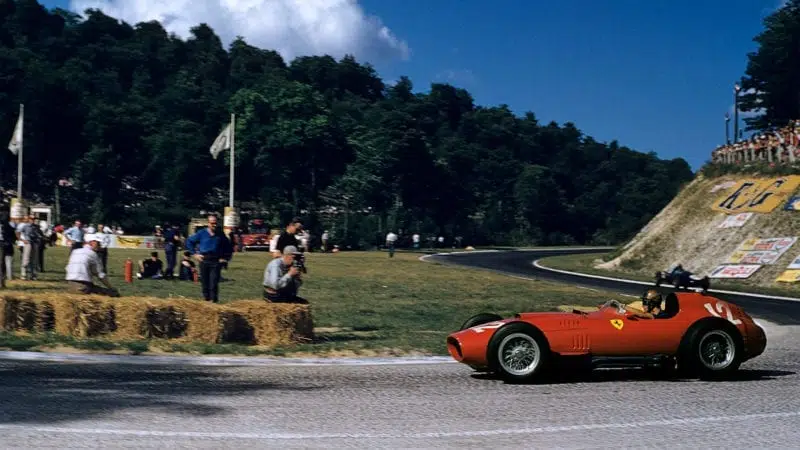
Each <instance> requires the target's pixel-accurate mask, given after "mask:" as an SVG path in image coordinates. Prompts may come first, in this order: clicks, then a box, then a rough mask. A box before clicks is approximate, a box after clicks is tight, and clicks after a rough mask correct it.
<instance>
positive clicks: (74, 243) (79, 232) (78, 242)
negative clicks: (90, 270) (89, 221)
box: [64, 220, 83, 253]
mask: <svg viewBox="0 0 800 450" xmlns="http://www.w3.org/2000/svg"><path fill="white" fill-rule="evenodd" d="M64 237H66V238H67V245H68V246H69V247H70V253H72V250H77V249H79V248H83V227H81V221H80V220H76V221H75V223H74V224H73V225H72V228H70V229H68V230H67V231H65V232H64Z"/></svg>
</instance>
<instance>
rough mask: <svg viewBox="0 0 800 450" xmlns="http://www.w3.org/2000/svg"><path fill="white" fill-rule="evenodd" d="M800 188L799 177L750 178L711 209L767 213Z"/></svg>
mask: <svg viewBox="0 0 800 450" xmlns="http://www.w3.org/2000/svg"><path fill="white" fill-rule="evenodd" d="M798 187H800V176H798V175H789V176H785V177H776V178H750V179H746V180H742V181H740V182H738V183H737V184H736V186H734V187H733V188H732V189H731V190H729V191H727V192H726V193H725V194H722V195H721V196H719V197H718V198H717V199H716V200H715V201H714V205H712V207H711V208H712V209H713V210H715V211H720V212H724V213H728V214H731V213H735V214H738V213H743V212H756V213H768V212H771V211H772V210H773V209H775V208H777V207H778V206H779V205H780V204H782V203H783V202H785V201H786V199H787V198H789V196H790V195H792V194H793V193H794V192H795V191H796V190H797V188H798Z"/></svg>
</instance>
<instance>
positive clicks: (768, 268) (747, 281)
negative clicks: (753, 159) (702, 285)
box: [595, 175, 800, 293]
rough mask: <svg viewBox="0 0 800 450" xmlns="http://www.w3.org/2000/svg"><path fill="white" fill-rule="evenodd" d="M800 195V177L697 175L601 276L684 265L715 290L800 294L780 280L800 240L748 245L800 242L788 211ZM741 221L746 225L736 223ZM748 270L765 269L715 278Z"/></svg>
mask: <svg viewBox="0 0 800 450" xmlns="http://www.w3.org/2000/svg"><path fill="white" fill-rule="evenodd" d="M798 187H800V176H789V177H778V176H745V175H729V176H720V177H715V178H705V177H703V176H702V175H698V176H697V178H695V179H694V180H693V181H692V182H691V183H689V184H688V185H687V186H685V187H684V189H682V191H681V192H680V193H679V194H678V196H677V197H675V199H673V200H672V202H670V203H669V204H668V205H667V206H666V207H665V208H664V209H663V210H662V211H661V212H660V213H659V214H658V215H657V216H656V217H654V218H653V219H652V220H651V221H650V222H649V223H648V224H647V225H646V226H645V227H644V228H643V229H642V230H641V231H640V232H639V233H638V234H637V235H636V236H635V237H634V238H633V239H632V240H631V241H630V242H628V243H627V244H626V245H625V246H624V247H623V248H622V249H621V250H620V253H619V254H618V255H617V256H616V257H615V258H614V259H612V260H610V261H607V262H604V263H602V264H598V265H596V266H595V268H596V269H606V270H613V271H625V272H633V273H640V274H643V275H652V274H654V273H655V272H656V271H658V270H666V269H669V268H672V267H673V266H675V265H676V264H682V265H683V267H684V268H685V269H686V270H689V271H691V272H694V273H695V274H697V275H701V276H702V275H710V276H712V283H713V284H714V285H716V286H720V285H722V286H725V285H727V286H735V285H739V286H741V285H746V286H761V287H769V288H776V287H779V288H783V289H792V290H795V289H796V290H797V292H798V293H800V281H798V282H795V283H784V282H777V281H776V280H775V279H776V278H777V277H778V276H780V275H781V274H782V273H784V272H785V271H786V270H787V267H788V266H789V264H790V263H792V261H793V260H795V259H796V258H798V256H800V242H798V241H800V239H798V241H795V242H794V243H793V244H792V243H791V240H783V241H766V242H765V241H758V242H754V241H749V242H745V241H747V240H751V239H752V240H756V239H762V240H763V239H768V238H793V237H800V210H796V211H792V210H789V211H787V210H785V209H784V208H785V206H786V204H787V202H790V199H791V198H792V197H793V196H794V195H797V191H798ZM799 209H800V208H799ZM743 213H746V214H743ZM737 217H738V218H739V219H743V220H740V221H735V220H734V219H735V218H737ZM726 225H727V226H726ZM754 244H755V246H754ZM788 244H791V246H789V247H788V249H786V246H787V245H788ZM743 245H744V246H743ZM738 250H747V252H746V253H742V252H740V251H738ZM759 250H762V251H760V252H757V251H759ZM749 264H756V265H760V268H758V269H757V270H756V271H755V272H754V273H752V275H750V276H748V277H746V278H723V279H720V278H716V277H715V276H714V275H715V274H714V272H715V269H718V268H719V267H720V266H722V265H727V266H729V267H728V268H727V269H725V271H723V272H722V274H723V275H724V274H725V273H727V274H728V275H729V276H730V274H731V273H733V272H735V271H736V270H737V269H738V270H743V269H742V268H741V267H738V268H737V266H739V265H749ZM753 268H754V267H750V270H752V269H753ZM716 272H719V271H716ZM717 275H719V273H717ZM797 275H800V271H798V272H797ZM722 286H720V287H722Z"/></svg>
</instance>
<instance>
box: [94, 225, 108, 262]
mask: <svg viewBox="0 0 800 450" xmlns="http://www.w3.org/2000/svg"><path fill="white" fill-rule="evenodd" d="M111 236H112V235H111V229H110V228H108V227H106V226H104V225H103V224H102V223H99V224H97V236H96V237H97V239H100V246H99V247H98V248H97V256H99V257H100V261H101V262H102V263H103V272H106V273H108V247H110V246H111Z"/></svg>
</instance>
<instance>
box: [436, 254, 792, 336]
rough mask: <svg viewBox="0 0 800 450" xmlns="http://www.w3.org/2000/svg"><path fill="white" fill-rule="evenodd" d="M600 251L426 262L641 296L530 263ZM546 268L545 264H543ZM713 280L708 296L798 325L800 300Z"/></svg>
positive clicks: (627, 287)
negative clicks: (729, 288)
mask: <svg viewBox="0 0 800 450" xmlns="http://www.w3.org/2000/svg"><path fill="white" fill-rule="evenodd" d="M607 252H608V250H607V249H603V250H530V251H501V252H476V253H461V254H459V255H452V256H447V255H429V256H426V257H425V258H426V259H427V260H428V261H437V262H441V263H445V264H459V265H464V266H469V267H477V268H482V269H488V270H493V271H496V272H502V273H508V274H512V275H518V276H525V277H530V278H538V279H542V280H550V281H556V282H560V283H569V284H573V285H578V286H584V287H591V288H597V289H604V290H611V291H614V292H621V293H624V294H630V295H636V296H640V295H642V292H644V290H645V289H647V286H642V285H635V284H625V283H619V282H616V281H610V280H602V279H596V278H586V277H580V276H573V275H567V274H563V273H557V272H550V271H545V270H541V269H539V268H536V267H534V266H533V261H535V260H537V259H540V258H545V257H547V256H559V255H566V254H574V253H607ZM543 264H544V265H545V266H546V265H547V261H543ZM659 289H661V290H662V291H664V292H668V291H672V290H673V289H672V288H671V287H668V286H664V285H662V286H660V287H659ZM713 290H714V280H711V291H712V292H710V294H711V295H714V296H716V297H719V298H721V299H723V300H727V301H730V302H732V303H735V304H737V305H739V306H741V307H742V308H744V309H745V310H746V311H747V312H748V313H749V314H750V315H752V316H754V317H755V316H758V317H761V318H764V319H767V320H769V321H771V322H774V323H777V324H781V325H800V299H798V301H796V302H789V301H785V300H774V299H769V298H765V297H748V296H742V295H736V294H717V293H714V292H713Z"/></svg>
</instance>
